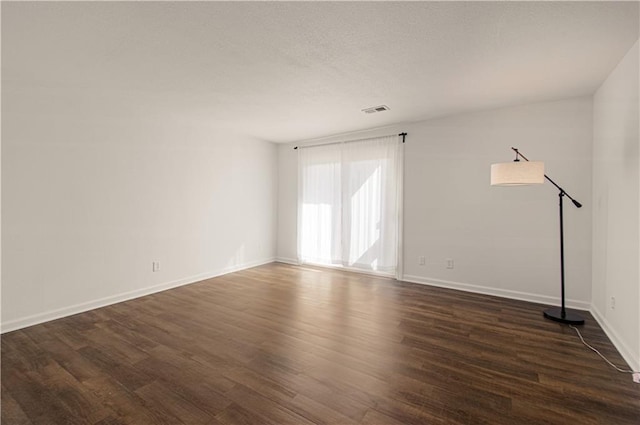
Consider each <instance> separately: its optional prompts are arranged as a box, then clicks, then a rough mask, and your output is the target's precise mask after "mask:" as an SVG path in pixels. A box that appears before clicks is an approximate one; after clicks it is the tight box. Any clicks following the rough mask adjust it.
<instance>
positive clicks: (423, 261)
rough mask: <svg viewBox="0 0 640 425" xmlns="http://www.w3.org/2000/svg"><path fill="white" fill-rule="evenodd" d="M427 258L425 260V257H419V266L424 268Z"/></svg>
mask: <svg viewBox="0 0 640 425" xmlns="http://www.w3.org/2000/svg"><path fill="white" fill-rule="evenodd" d="M426 261H427V260H426V258H424V255H421V256H420V257H418V264H419V265H421V266H424V264H425V263H426Z"/></svg>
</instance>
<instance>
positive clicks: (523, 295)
mask: <svg viewBox="0 0 640 425" xmlns="http://www.w3.org/2000/svg"><path fill="white" fill-rule="evenodd" d="M402 280H403V281H405V282H411V283H419V284H422V285H430V286H437V287H439V288H447V289H457V290H459V291H467V292H474V293H476V294H484V295H493V296H496V297H502V298H510V299H514V300H521V301H529V302H533V303H539V304H546V305H554V306H559V305H560V300H559V299H558V298H556V297H549V296H547V295H539V294H532V293H529V292H520V291H512V290H509V289H500V288H492V287H490V286H480V285H472V284H470V283H460V282H451V281H448V280H441V279H431V278H425V277H422V276H412V275H404V276H403V279H402ZM566 305H567V307H569V308H574V309H577V310H587V311H588V310H589V309H590V308H591V304H590V303H588V302H586V301H578V300H569V299H568V300H566Z"/></svg>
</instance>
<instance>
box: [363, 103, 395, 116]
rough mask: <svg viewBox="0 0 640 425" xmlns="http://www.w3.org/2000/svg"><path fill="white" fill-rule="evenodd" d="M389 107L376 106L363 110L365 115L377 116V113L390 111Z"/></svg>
mask: <svg viewBox="0 0 640 425" xmlns="http://www.w3.org/2000/svg"><path fill="white" fill-rule="evenodd" d="M388 110H389V107H388V106H387V105H380V106H374V107H372V108H366V109H363V110H362V112H364V113H365V114H375V113H376V112H382V111H388Z"/></svg>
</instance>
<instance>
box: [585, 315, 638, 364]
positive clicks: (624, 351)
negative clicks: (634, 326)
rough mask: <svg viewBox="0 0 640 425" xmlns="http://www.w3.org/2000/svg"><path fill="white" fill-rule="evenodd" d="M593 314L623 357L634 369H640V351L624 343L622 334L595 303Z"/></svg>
mask: <svg viewBox="0 0 640 425" xmlns="http://www.w3.org/2000/svg"><path fill="white" fill-rule="evenodd" d="M591 315H592V316H593V317H594V319H596V322H598V324H599V325H600V327H601V328H602V330H603V331H604V333H605V334H607V336H608V337H609V339H610V340H611V342H612V343H613V345H614V346H615V347H616V349H617V350H618V352H619V353H620V355H621V356H622V358H623V359H624V360H625V361H626V362H627V364H628V365H629V366H630V367H631V369H633V370H640V353H634V352H633V350H632V349H631V348H629V346H628V345H627V344H625V343H624V341H623V340H622V338H620V335H618V333H617V332H616V331H615V330H614V329H613V327H612V326H611V325H610V324H609V322H608V321H607V319H606V318H605V317H604V315H603V314H602V313H600V310H598V308H597V307H596V306H595V305H591Z"/></svg>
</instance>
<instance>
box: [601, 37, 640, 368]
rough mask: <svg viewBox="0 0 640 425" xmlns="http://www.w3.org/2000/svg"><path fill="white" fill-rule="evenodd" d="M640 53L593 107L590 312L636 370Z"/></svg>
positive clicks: (635, 50)
mask: <svg viewBox="0 0 640 425" xmlns="http://www.w3.org/2000/svg"><path fill="white" fill-rule="evenodd" d="M639 49H640V47H639V43H638V42H636V44H635V45H634V46H633V47H632V48H631V50H629V52H628V53H627V55H626V56H625V57H624V58H623V59H622V61H621V62H620V63H619V64H618V66H617V67H616V68H615V69H614V70H613V71H612V72H611V74H610V75H609V77H608V78H607V79H606V80H605V82H604V83H603V84H602V86H601V87H600V88H599V89H598V91H597V92H596V94H595V95H594V103H593V108H594V122H593V124H594V138H593V199H594V210H593V293H592V298H593V313H594V315H595V316H596V317H597V318H598V320H599V321H600V323H601V325H602V327H603V328H604V330H605V331H606V332H607V334H608V335H609V337H610V338H611V339H612V340H613V341H614V343H615V344H616V346H617V347H618V349H619V350H620V352H621V353H622V355H623V356H624V357H625V359H626V360H627V362H629V364H630V365H631V366H632V367H634V368H635V369H636V370H638V369H640V316H639V314H640V293H639V292H640V289H639V288H640V274H639V273H640V271H639V270H638V264H640V262H639V261H638V258H639V257H640V249H639V242H640V238H639V234H640V233H639V232H640V229H639V227H640V225H639V220H640V210H639V196H640V195H639V193H640V175H639V173H638V156H639V148H640V138H639V130H638V126H639V125H640V123H639V120H638V115H639V114H640V108H639V106H638V91H639V90H640V87H639V84H638V78H639V75H640V73H639V67H638V61H639ZM612 297H615V306H613V305H612V300H611V298H612Z"/></svg>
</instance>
